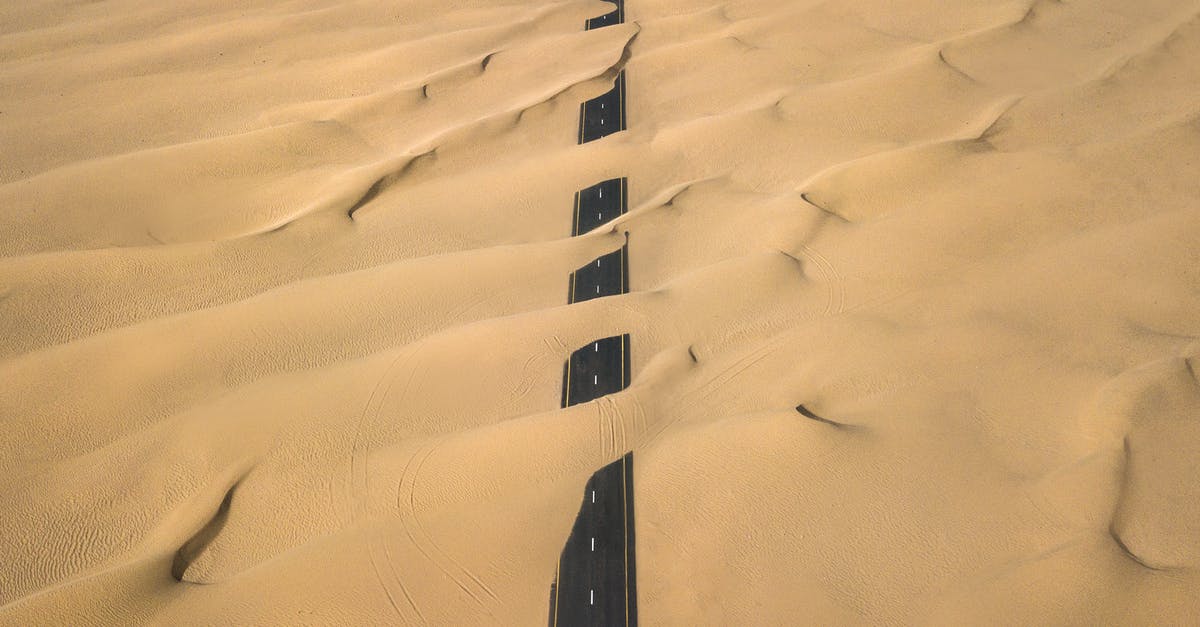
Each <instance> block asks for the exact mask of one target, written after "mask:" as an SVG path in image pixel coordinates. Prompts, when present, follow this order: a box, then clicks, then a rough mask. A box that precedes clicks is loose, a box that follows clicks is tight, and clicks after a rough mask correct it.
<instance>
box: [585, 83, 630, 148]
mask: <svg viewBox="0 0 1200 627" xmlns="http://www.w3.org/2000/svg"><path fill="white" fill-rule="evenodd" d="M623 130H625V70H621V72H620V73H619V74H617V80H615V81H613V87H612V89H610V90H608V91H606V92H604V93H603V94H601V95H599V96H596V97H595V98H592V99H591V100H588V101H586V102H584V103H583V104H581V105H579V143H581V144H586V143H588V142H590V141H593V140H597V139H600V138H601V137H605V136H608V135H612V134H613V133H617V132H620V131H623Z"/></svg>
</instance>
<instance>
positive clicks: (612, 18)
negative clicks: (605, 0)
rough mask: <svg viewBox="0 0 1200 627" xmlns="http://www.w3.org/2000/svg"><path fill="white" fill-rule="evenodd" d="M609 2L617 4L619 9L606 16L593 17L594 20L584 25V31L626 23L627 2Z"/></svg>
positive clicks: (615, 0) (622, 0)
mask: <svg viewBox="0 0 1200 627" xmlns="http://www.w3.org/2000/svg"><path fill="white" fill-rule="evenodd" d="M609 2H612V3H614V4H616V5H617V8H615V9H613V10H612V11H609V12H608V13H605V14H604V15H601V16H600V17H593V18H592V19H590V20H588V21H587V22H585V23H584V30H592V29H596V28H604V27H605V26H612V25H613V24H623V23H625V0H609Z"/></svg>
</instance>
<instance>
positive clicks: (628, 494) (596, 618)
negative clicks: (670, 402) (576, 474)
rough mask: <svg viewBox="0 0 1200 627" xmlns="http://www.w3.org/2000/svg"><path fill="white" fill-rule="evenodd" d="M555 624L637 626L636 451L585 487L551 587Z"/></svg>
mask: <svg viewBox="0 0 1200 627" xmlns="http://www.w3.org/2000/svg"><path fill="white" fill-rule="evenodd" d="M550 625H551V627H558V626H559V625H564V626H566V625H569V626H571V627H575V626H577V625H586V626H593V625H595V626H602V625H603V626H610V625H637V568H636V563H635V560H634V527H633V453H632V452H630V453H626V454H625V456H624V457H622V458H621V459H619V460H617V461H615V462H613V463H611V464H609V465H607V466H605V467H604V468H601V469H600V470H598V471H596V472H595V473H594V474H593V475H592V478H591V479H589V480H588V482H587V486H586V487H585V488H584V491H583V504H582V505H580V507H579V514H578V515H577V516H576V517H575V526H574V527H572V528H571V535H570V536H569V537H568V538H567V544H566V546H565V547H563V552H562V555H561V556H559V558H558V569H557V571H556V572H555V576H554V583H553V584H552V585H551V586H550Z"/></svg>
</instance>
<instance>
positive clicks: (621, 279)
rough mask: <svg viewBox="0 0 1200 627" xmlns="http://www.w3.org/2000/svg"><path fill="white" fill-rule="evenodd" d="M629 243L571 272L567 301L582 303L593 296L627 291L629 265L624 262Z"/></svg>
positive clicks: (601, 296)
mask: <svg viewBox="0 0 1200 627" xmlns="http://www.w3.org/2000/svg"><path fill="white" fill-rule="evenodd" d="M628 254H629V244H628V243H626V244H625V245H623V246H621V247H620V248H618V249H617V250H614V251H612V252H611V253H608V254H607V255H604V256H602V257H599V258H597V259H594V260H592V261H589V262H588V264H587V265H586V266H584V267H582V268H580V269H578V270H576V271H574V272H572V273H571V288H570V291H569V292H568V293H567V303H568V304H570V303H582V302H583V301H585V300H591V299H593V298H603V297H605V296H615V295H617V294H625V293H626V292H628V291H629V266H628V265H627V264H626V263H625V260H626V259H627V258H628Z"/></svg>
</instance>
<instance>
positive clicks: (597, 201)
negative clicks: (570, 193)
mask: <svg viewBox="0 0 1200 627" xmlns="http://www.w3.org/2000/svg"><path fill="white" fill-rule="evenodd" d="M628 198H629V182H628V181H627V180H626V179H625V178H624V177H622V178H619V179H608V180H607V181H600V182H599V183H596V184H595V185H593V186H591V187H585V188H583V189H581V190H579V191H577V192H575V215H574V216H573V217H572V219H571V235H583V234H584V233H587V232H588V231H590V230H592V229H594V228H596V227H598V226H600V225H601V224H605V223H607V222H611V221H612V220H614V219H616V218H617V216H620V215H621V214H623V213H625V212H626V211H629V206H628V202H629V200H628Z"/></svg>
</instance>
